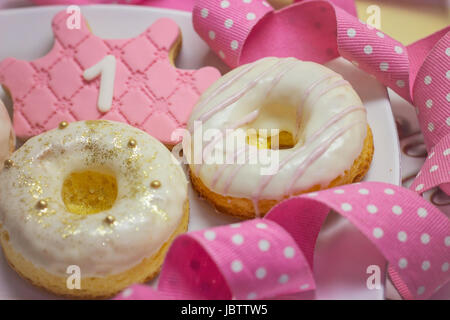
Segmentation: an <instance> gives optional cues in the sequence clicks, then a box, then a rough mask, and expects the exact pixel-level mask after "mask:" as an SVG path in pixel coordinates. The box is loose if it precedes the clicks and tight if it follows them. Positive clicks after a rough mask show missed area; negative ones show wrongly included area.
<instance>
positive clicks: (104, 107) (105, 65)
mask: <svg viewBox="0 0 450 320" xmlns="http://www.w3.org/2000/svg"><path fill="white" fill-rule="evenodd" d="M98 76H100V90H99V93H98V102H97V107H98V110H100V112H108V111H109V110H110V109H111V106H112V101H113V97H114V79H115V77H116V57H115V56H113V55H107V56H106V57H104V58H103V59H102V60H101V61H100V62H99V63H97V64H95V65H93V66H92V67H90V68H89V69H86V70H85V71H84V73H83V77H84V79H85V80H87V81H91V80H93V79H95V78H97V77H98Z"/></svg>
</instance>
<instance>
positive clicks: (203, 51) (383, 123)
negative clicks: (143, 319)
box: [0, 5, 400, 299]
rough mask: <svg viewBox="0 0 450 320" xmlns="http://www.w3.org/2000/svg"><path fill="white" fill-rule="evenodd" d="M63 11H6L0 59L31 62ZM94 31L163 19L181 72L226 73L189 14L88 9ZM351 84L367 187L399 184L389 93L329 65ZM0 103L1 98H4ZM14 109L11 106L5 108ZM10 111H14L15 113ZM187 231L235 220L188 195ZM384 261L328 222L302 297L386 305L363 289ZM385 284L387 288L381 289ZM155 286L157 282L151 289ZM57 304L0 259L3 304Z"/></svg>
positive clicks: (115, 32) (122, 34) (119, 34)
mask: <svg viewBox="0 0 450 320" xmlns="http://www.w3.org/2000/svg"><path fill="white" fill-rule="evenodd" d="M62 9H65V7H40V8H27V9H14V10H4V11H2V12H0V30H2V32H1V33H0V60H1V59H4V58H6V57H10V56H12V57H16V58H18V59H26V60H34V59H36V58H38V57H41V56H43V55H45V54H46V53H47V52H48V50H49V49H50V48H51V46H52V43H53V36H52V32H51V28H50V22H51V19H52V17H53V15H54V14H55V13H56V12H58V11H59V10H62ZM82 12H83V14H84V15H85V16H86V18H87V20H88V21H89V24H90V26H91V29H92V30H93V32H94V33H95V34H96V35H98V36H100V37H103V38H126V37H133V36H136V35H138V34H139V33H141V32H142V31H144V30H145V29H146V28H147V27H148V26H149V25H150V24H151V23H152V22H153V21H155V20H156V19H158V18H160V17H169V18H172V19H173V20H175V21H176V22H177V23H178V24H179V26H180V28H181V30H182V33H183V48H182V50H181V53H180V56H179V57H178V59H177V62H176V64H177V66H178V67H181V68H199V67H201V66H205V65H213V66H216V67H218V68H219V69H220V70H221V71H222V72H226V71H227V70H228V69H227V67H226V66H225V65H224V64H223V63H222V62H221V61H220V59H219V58H217V57H216V56H215V54H214V53H212V52H211V51H210V50H209V48H208V47H207V46H206V44H205V43H204V42H203V41H202V40H201V39H200V38H199V37H198V36H197V34H196V33H195V31H194V30H193V27H192V22H191V15H190V14H189V13H186V12H180V11H174V10H164V9H155V8H144V7H132V6H130V7H127V6H112V5H110V6H90V7H84V8H83V9H82ZM328 66H329V67H331V68H332V69H334V70H336V71H337V72H339V73H341V74H342V75H343V76H344V77H345V78H346V79H347V80H348V81H350V82H351V83H352V85H353V86H354V88H355V89H356V91H357V92H358V93H359V95H360V96H361V99H362V100H363V102H364V105H365V106H366V108H367V111H368V119H369V123H370V126H371V128H372V131H373V135H374V144H375V155H374V159H373V162H372V166H371V168H370V171H369V172H368V174H367V176H366V178H365V180H367V181H383V182H388V183H393V184H397V185H399V184H400V162H399V159H400V156H399V155H400V153H399V143H398V139H397V131H396V127H395V122H394V118H393V115H392V112H391V108H390V103H389V99H388V95H387V91H386V88H385V87H383V86H382V85H381V84H379V83H378V82H377V81H376V80H375V79H374V78H372V77H370V76H369V75H367V74H365V73H364V72H362V71H360V70H358V69H357V68H355V67H354V66H353V65H352V64H350V63H348V62H347V61H345V60H343V59H337V60H335V61H332V62H331V63H329V65H328ZM0 98H2V99H4V98H5V96H4V94H3V92H1V91H0ZM6 103H7V104H9V107H10V108H11V102H10V101H6ZM10 111H11V110H10ZM189 196H190V201H191V220H190V224H189V229H190V230H198V229H203V228H208V227H212V226H217V225H222V224H228V223H231V222H234V221H235V219H233V218H229V217H227V216H224V215H222V214H219V213H216V212H215V211H214V210H213V209H212V207H211V206H210V205H209V204H208V203H206V202H204V201H202V200H200V199H199V198H198V197H197V195H196V194H195V192H194V191H193V190H190V194H189ZM385 264H386V262H385V260H384V258H383V257H382V256H381V255H380V254H379V253H378V251H377V249H375V248H374V246H373V245H372V244H371V243H370V242H369V241H368V240H367V239H366V238H365V237H364V236H362V235H361V234H360V232H359V231H357V230H356V229H355V228H354V227H353V226H352V225H351V224H350V223H349V222H348V221H347V220H345V219H344V218H341V217H338V216H337V215H333V214H332V215H330V217H329V219H328V220H327V221H326V223H325V225H324V228H323V229H322V231H321V233H320V236H319V241H318V246H317V250H316V258H315V266H316V267H315V276H316V280H317V291H316V293H315V296H314V295H312V294H309V295H306V296H303V298H317V299H382V298H383V297H384V289H383V288H384V286H382V288H381V289H379V290H369V289H367V287H366V280H367V278H368V275H367V274H366V269H367V267H368V266H369V265H378V266H379V267H380V269H381V271H382V274H384V270H385ZM383 280H384V279H382V283H384V281H383ZM153 284H154V283H153ZM48 298H56V297H55V296H52V295H51V294H48V293H46V292H44V291H42V290H40V289H37V288H34V287H33V286H32V285H30V284H28V283H27V282H25V281H24V280H22V279H21V278H20V277H19V276H18V275H17V274H16V273H15V272H14V271H12V270H11V269H10V268H9V267H8V265H7V263H6V261H5V259H4V257H3V256H2V255H1V254H0V299H48Z"/></svg>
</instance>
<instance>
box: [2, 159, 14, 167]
mask: <svg viewBox="0 0 450 320" xmlns="http://www.w3.org/2000/svg"><path fill="white" fill-rule="evenodd" d="M4 166H5V168H6V169H9V168H11V167H12V166H14V161H12V160H11V159H8V160H5V163H4Z"/></svg>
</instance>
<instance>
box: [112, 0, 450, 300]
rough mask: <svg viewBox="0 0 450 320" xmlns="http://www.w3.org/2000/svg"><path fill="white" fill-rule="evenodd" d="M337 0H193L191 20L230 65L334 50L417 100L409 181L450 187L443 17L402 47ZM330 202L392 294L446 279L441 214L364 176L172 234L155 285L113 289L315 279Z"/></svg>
mask: <svg viewBox="0 0 450 320" xmlns="http://www.w3.org/2000/svg"><path fill="white" fill-rule="evenodd" d="M336 4H337V5H336ZM338 5H339V6H338ZM347 5H348V1H347V2H344V1H339V0H334V1H324V0H311V1H303V2H301V3H295V4H293V5H291V6H289V7H286V8H284V9H282V10H280V11H274V9H273V8H272V7H271V6H270V5H269V4H268V3H267V2H265V1H260V0H254V1H251V0H244V1H243V0H228V1H209V0H197V1H196V5H195V7H194V12H193V22H194V27H195V29H196V31H197V32H198V34H199V35H200V36H201V37H202V38H203V39H204V40H205V41H206V42H207V43H208V44H209V46H210V47H211V48H212V49H213V50H214V51H215V52H216V53H217V54H218V55H219V56H220V57H221V58H222V59H223V60H224V61H225V62H226V63H227V64H228V65H229V66H230V67H236V66H238V65H241V64H244V63H247V62H252V61H255V60H257V59H259V58H262V57H265V56H279V57H283V56H293V57H297V58H299V59H302V60H310V61H316V62H319V63H324V62H326V61H329V60H331V59H333V58H336V57H338V56H343V57H344V58H346V59H348V60H350V61H352V62H353V63H354V64H355V65H356V66H358V67H359V68H361V69H362V70H364V71H366V72H368V73H370V74H372V75H374V76H375V77H376V78H377V79H378V80H379V81H380V82H382V83H383V84H385V85H386V86H389V87H390V88H392V89H393V90H394V91H396V92H397V93H398V94H399V95H400V96H402V97H403V98H405V99H407V100H408V101H410V102H412V103H413V104H415V105H416V106H417V109H418V115H419V121H420V125H421V128H422V131H423V133H424V137H425V142H426V146H427V150H428V154H429V155H428V159H427V161H426V163H425V165H424V166H423V167H422V170H421V172H420V173H419V174H418V176H417V177H416V179H415V181H414V182H413V184H412V186H411V189H413V190H415V191H417V192H418V193H423V192H425V191H427V190H429V189H431V188H433V187H436V186H440V187H441V189H442V190H443V191H444V192H446V193H447V194H450V188H449V185H450V184H449V182H450V161H449V159H450V149H449V148H450V108H449V102H450V89H449V88H450V86H449V79H450V71H449V70H450V64H449V58H448V57H449V56H450V43H449V42H450V32H449V30H450V28H446V29H444V30H441V31H439V32H437V33H435V34H433V35H431V36H429V37H427V38H425V39H423V40H420V41H418V42H416V43H414V44H412V45H410V46H408V47H405V46H403V45H402V44H401V43H399V42H398V41H396V40H394V39H391V38H390V37H389V36H387V35H385V34H384V33H382V32H380V31H378V30H376V29H374V28H371V27H370V26H367V25H366V24H364V23H362V22H360V21H358V20H357V19H356V18H355V17H354V16H353V15H352V14H354V7H352V6H347ZM211 34H214V36H213V37H211V36H210V35H211ZM330 209H332V210H334V211H336V212H338V213H340V214H341V215H343V216H345V217H346V218H347V219H348V220H350V221H351V222H352V223H353V224H354V225H355V226H356V227H357V228H358V229H359V230H360V231H361V232H362V233H363V234H364V235H365V236H366V237H367V238H369V239H370V240H371V241H372V242H373V243H374V244H375V246H376V247H377V248H378V249H379V251H380V252H381V253H382V254H383V255H384V257H385V258H386V259H387V261H388V262H389V270H388V272H389V275H390V277H391V280H392V282H393V284H394V286H395V287H396V288H397V290H398V291H399V293H400V294H401V296H402V297H403V298H405V299H416V298H420V299H425V298H428V297H430V296H431V295H432V294H433V293H434V292H436V291H437V290H438V289H439V288H440V287H442V286H443V285H445V284H446V283H447V282H448V281H449V280H450V274H449V260H450V259H449V258H450V222H449V219H448V218H447V217H446V216H445V215H444V214H443V213H442V212H440V211H439V210H438V209H437V208H436V207H434V206H433V205H431V204H430V203H429V202H427V201H426V200H424V199H423V198H422V197H421V196H420V195H418V194H417V193H416V192H413V191H410V190H407V189H405V188H402V187H397V186H394V185H389V184H384V183H377V182H365V183H359V184H352V185H346V186H341V187H338V188H334V189H329V190H323V191H320V192H317V193H310V194H306V195H301V196H297V197H293V198H290V199H288V200H285V201H284V202H282V203H280V204H279V205H277V206H276V207H274V208H273V209H272V210H271V211H270V212H269V213H268V214H267V215H266V217H265V218H263V219H255V220H252V221H246V222H242V223H240V224H236V225H230V226H223V227H218V228H212V229H208V230H203V231H198V232H190V233H187V234H185V235H182V236H180V237H178V238H177V239H176V240H175V241H174V243H173V245H172V247H171V248H170V250H169V252H168V254H167V257H166V260H165V263H164V265H163V268H162V271H161V276H160V280H159V285H158V290H153V289H150V288H149V287H147V286H142V285H136V286H133V287H130V288H128V289H126V290H125V291H124V292H122V293H121V294H120V295H119V296H118V297H117V299H129V298H133V299H173V298H175V299H183V298H184V299H231V298H237V299H257V298H270V297H274V296H278V295H284V294H291V293H297V292H301V291H308V290H314V289H315V283H314V277H313V271H312V270H313V255H314V248H315V243H316V239H317V236H318V233H319V230H320V227H321V225H322V223H323V222H324V219H325V217H326V216H327V214H328V212H329V210H330Z"/></svg>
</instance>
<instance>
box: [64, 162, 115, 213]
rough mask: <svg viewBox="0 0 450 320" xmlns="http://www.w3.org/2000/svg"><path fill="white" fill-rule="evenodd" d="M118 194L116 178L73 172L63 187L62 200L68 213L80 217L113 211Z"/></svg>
mask: <svg viewBox="0 0 450 320" xmlns="http://www.w3.org/2000/svg"><path fill="white" fill-rule="evenodd" d="M117 193H118V187H117V179H116V177H114V176H113V175H111V174H107V173H103V172H98V171H92V170H86V171H80V172H72V173H71V174H70V175H69V176H68V177H67V178H66V179H65V180H64V182H63V186H62V198H63V201H64V204H65V205H66V209H67V211H69V212H71V213H75V214H80V215H88V214H95V213H99V212H102V211H106V210H109V209H111V208H112V207H113V206H114V203H115V201H116V199H117Z"/></svg>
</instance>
